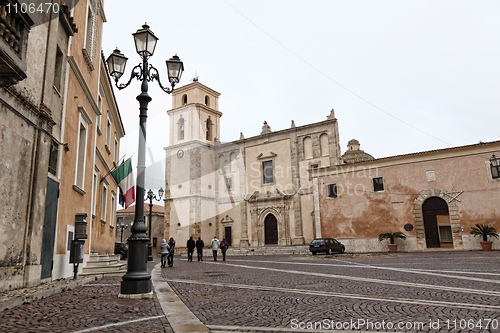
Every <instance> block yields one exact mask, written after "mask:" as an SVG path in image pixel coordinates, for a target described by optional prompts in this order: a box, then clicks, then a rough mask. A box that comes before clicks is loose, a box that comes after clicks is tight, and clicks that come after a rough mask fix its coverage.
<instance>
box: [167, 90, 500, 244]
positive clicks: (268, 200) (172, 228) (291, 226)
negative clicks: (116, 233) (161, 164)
mask: <svg viewBox="0 0 500 333" xmlns="http://www.w3.org/2000/svg"><path fill="white" fill-rule="evenodd" d="M219 96H220V94H219V93H218V92H216V91H214V90H212V89H210V88H208V87H206V86H204V85H203V84H201V83H199V82H197V81H194V82H192V83H190V84H188V85H186V86H183V87H180V88H178V89H176V90H175V91H174V93H173V95H172V97H173V102H172V104H173V105H172V109H171V110H169V111H167V113H168V115H169V118H170V132H169V134H170V145H169V146H168V147H166V148H165V152H166V165H165V183H166V184H165V188H166V191H165V216H164V236H165V238H166V239H168V238H170V237H173V238H174V239H176V241H178V242H179V241H180V242H181V243H179V244H184V242H185V241H186V240H187V239H189V237H190V236H193V237H194V238H195V239H196V238H198V237H201V238H202V239H203V240H204V241H205V243H207V242H209V241H210V239H212V238H213V237H214V236H217V237H218V238H220V239H222V238H225V239H226V240H227V241H228V242H229V243H230V244H231V246H232V247H236V248H238V247H240V248H255V247H264V246H287V245H306V244H309V243H310V241H311V240H312V239H314V238H320V237H332V238H337V239H338V240H340V241H341V242H342V243H343V244H344V245H345V246H346V251H347V252H385V251H387V247H386V243H385V242H379V241H378V235H379V234H381V233H388V232H398V231H399V232H404V233H405V234H406V236H407V238H406V240H398V241H397V243H399V245H400V246H399V250H400V251H424V250H435V249H442V248H444V249H448V250H475V249H480V248H481V246H480V241H481V239H480V237H474V236H473V235H471V233H470V231H471V227H473V226H474V225H475V224H476V223H480V224H488V225H491V226H493V227H495V228H496V229H497V230H499V229H500V225H499V224H498V223H499V222H498V219H499V217H500V210H499V209H498V202H499V201H498V200H499V198H500V197H499V195H500V158H497V157H496V156H500V141H496V142H488V143H479V144H475V145H468V146H462V147H454V148H446V149H441V150H434V151H428V152H419V153H411V154H406V155H401V156H393V157H386V158H379V159H375V158H374V157H373V156H371V155H370V154H368V153H366V152H364V151H363V150H361V149H360V143H359V141H357V140H354V139H353V140H350V141H349V143H348V146H347V150H346V152H345V153H344V154H343V155H341V150H340V145H339V129H338V122H337V119H336V118H335V115H334V112H333V110H332V111H331V113H330V115H328V116H327V117H326V120H324V121H321V122H317V123H312V124H308V125H304V126H295V124H294V122H293V121H292V124H291V126H290V128H288V129H284V130H279V131H272V130H271V128H270V126H269V125H268V124H267V123H266V122H264V125H263V127H262V132H261V133H260V135H257V136H254V137H250V138H244V137H243V134H241V136H240V139H239V140H236V141H232V142H227V143H221V142H220V140H219V138H220V131H221V128H220V118H221V116H222V113H221V112H220V111H219V109H218V98H219ZM490 240H493V241H494V243H493V248H494V249H497V248H499V246H500V241H499V240H497V239H490Z"/></svg>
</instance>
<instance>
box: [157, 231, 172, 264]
mask: <svg viewBox="0 0 500 333" xmlns="http://www.w3.org/2000/svg"><path fill="white" fill-rule="evenodd" d="M174 249H175V241H174V239H173V238H172V237H171V238H170V240H169V242H168V243H167V241H166V240H165V239H162V240H161V244H160V250H161V267H165V264H168V267H172V266H173V265H174Z"/></svg>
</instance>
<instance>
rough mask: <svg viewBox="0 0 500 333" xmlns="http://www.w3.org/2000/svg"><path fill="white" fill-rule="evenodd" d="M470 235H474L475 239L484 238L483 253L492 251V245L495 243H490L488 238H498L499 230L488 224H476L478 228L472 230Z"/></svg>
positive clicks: (482, 243)
mask: <svg viewBox="0 0 500 333" xmlns="http://www.w3.org/2000/svg"><path fill="white" fill-rule="evenodd" d="M470 233H471V234H473V235H474V237H476V236H483V241H482V242H481V246H482V248H483V251H491V244H492V243H493V242H492V241H488V236H491V237H495V238H498V233H497V230H496V229H495V228H494V227H490V226H489V225H486V224H479V223H476V226H475V227H472V228H471V231H470Z"/></svg>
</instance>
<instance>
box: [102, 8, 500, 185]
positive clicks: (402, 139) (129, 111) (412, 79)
mask: <svg viewBox="0 0 500 333" xmlns="http://www.w3.org/2000/svg"><path fill="white" fill-rule="evenodd" d="M105 13H106V19H107V23H105V25H104V37H103V38H104V39H103V51H104V54H105V57H107V56H108V55H109V54H111V52H112V51H113V50H114V48H115V47H118V48H119V49H120V50H121V51H122V53H124V54H125V55H126V56H127V57H128V58H129V61H128V64H127V69H126V74H124V76H123V78H122V80H121V81H124V82H126V80H128V78H129V76H130V70H131V69H132V67H134V66H135V65H136V64H138V63H139V62H140V58H139V56H138V55H137V53H136V52H135V48H134V42H133V37H132V35H131V34H132V33H133V32H135V31H136V30H137V29H139V28H141V26H142V25H143V24H144V23H145V22H147V23H148V24H149V25H150V28H151V30H152V31H153V32H154V33H155V34H156V36H157V37H159V39H160V40H159V41H158V44H157V47H156V51H155V54H154V56H153V57H152V58H151V60H150V63H151V64H153V65H154V66H155V67H156V68H158V70H159V71H160V73H161V74H163V79H164V80H163V84H164V85H166V84H167V80H166V74H165V73H166V72H165V69H166V66H165V60H167V59H168V58H170V57H171V56H172V55H174V54H178V56H179V57H180V58H181V60H182V61H183V62H184V67H185V72H184V74H183V77H182V79H181V83H180V85H186V84H188V83H190V82H191V80H192V78H193V77H194V76H195V75H196V74H197V75H198V77H199V82H200V83H202V84H204V85H206V86H208V87H210V88H212V89H214V90H216V91H218V92H219V93H221V96H220V98H219V110H220V111H221V112H222V113H223V116H222V118H221V141H223V142H227V141H233V140H237V139H239V137H240V132H243V134H244V136H245V137H247V138H248V137H251V136H255V135H258V134H259V133H260V131H261V129H262V124H263V122H264V120H265V121H267V123H268V124H269V125H270V126H271V129H272V130H273V131H276V130H282V129H286V128H289V127H290V123H291V120H292V119H293V120H294V121H295V124H296V125H297V126H301V125H305V124H309V123H313V122H318V121H322V120H325V119H326V116H327V115H328V114H329V113H330V110H331V109H335V114H336V117H337V119H338V123H339V131H340V143H341V149H342V153H344V152H345V150H346V147H347V142H348V141H349V140H350V139H353V138H356V139H358V140H359V141H360V143H361V149H363V150H364V151H366V152H368V153H370V154H372V155H373V156H374V157H376V158H380V157H386V156H393V155H398V154H406V153H413V152H419V151H426V150H432V149H439V148H446V147H454V146H461V145H468V144H475V143H478V142H479V141H494V140H499V139H500V135H499V130H498V125H499V124H500V110H499V109H500V37H499V33H500V20H499V19H498V18H499V17H500V1H498V0H497V1H493V0H481V1H470V0H449V1H448V0H432V1H427V0H405V1H401V0H394V1H388V0H387V1H384V0H378V1H354V0H348V1H347V0H342V1H341V0H337V1H335V0H322V1H320V0H307V1H306V0H300V1H298V0H297V1H291V0H264V1H261V0H252V1H243V0H183V1H169V0H147V1H141V2H138V1H131V0H120V1H110V0H106V1H105ZM149 90H150V95H151V96H152V97H153V100H152V102H151V103H150V104H149V113H148V114H149V118H148V133H147V146H148V147H150V148H151V149H150V152H151V154H149V157H148V162H147V163H148V164H150V163H152V162H158V161H160V160H162V159H164V152H163V149H162V147H165V146H167V145H168V128H169V123H168V117H167V115H166V111H167V110H168V109H170V108H171V98H170V96H169V95H167V94H165V93H163V92H162V91H160V89H159V88H158V86H157V84H156V82H154V83H152V84H150V89H149ZM115 92H116V98H117V102H118V106H119V109H120V112H121V116H122V119H123V123H124V126H125V131H126V137H125V138H124V139H122V142H121V154H120V155H122V156H123V155H127V156H131V155H133V156H134V158H135V157H137V142H138V132H137V127H138V123H139V117H138V114H139V112H138V102H137V101H136V100H135V96H137V95H138V94H139V93H140V84H139V82H137V81H136V82H135V83H133V84H131V86H129V87H128V88H127V89H124V90H122V91H117V89H115ZM136 163H137V162H136V160H135V161H134V166H135V165H136ZM153 178H158V180H159V183H158V184H159V185H158V186H157V187H159V186H162V182H163V175H162V174H161V172H160V173H159V174H158V176H154V177H153ZM153 186H154V185H153ZM163 186H164V185H163Z"/></svg>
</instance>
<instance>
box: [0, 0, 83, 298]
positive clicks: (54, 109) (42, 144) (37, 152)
mask: <svg viewBox="0 0 500 333" xmlns="http://www.w3.org/2000/svg"><path fill="white" fill-rule="evenodd" d="M16 4H17V5H18V2H17V1H13V0H9V1H3V2H2V3H1V4H0V13H1V15H0V26H1V28H2V29H0V37H1V38H0V88H1V90H0V159H1V160H0V161H1V163H0V207H2V209H1V210H0V231H1V232H0V276H1V278H0V290H5V289H14V288H20V287H24V286H31V285H36V284H38V283H40V281H41V279H44V278H47V277H50V270H51V267H52V266H51V265H52V253H53V243H52V244H51V243H50V239H49V235H51V234H52V235H53V233H52V229H53V225H51V224H50V221H51V220H52V219H53V217H54V216H53V214H54V207H57V195H58V186H57V184H56V185H55V183H56V182H54V179H55V178H56V174H57V170H56V168H57V161H58V156H59V155H60V153H61V149H60V148H61V147H62V143H63V141H62V139H61V135H62V134H61V133H62V119H63V118H64V103H65V92H66V86H67V79H66V77H67V66H64V62H65V60H66V58H67V56H68V45H69V40H70V39H71V38H72V36H73V35H74V34H75V33H76V31H77V27H76V25H75V24H74V22H73V19H72V16H71V14H70V12H69V9H68V7H66V6H64V5H62V6H61V7H60V11H59V12H58V13H57V14H54V15H51V16H48V15H46V14H44V13H40V12H35V13H16V12H15V11H14V10H8V8H13V7H12V6H14V5H16ZM8 6H11V7H8ZM54 198H55V199H54Z"/></svg>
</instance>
